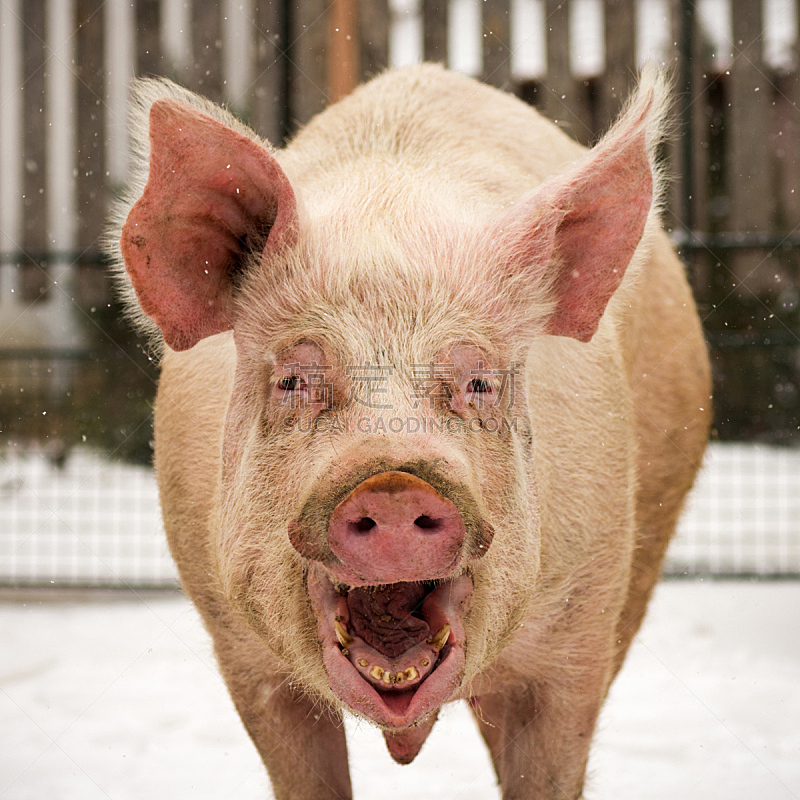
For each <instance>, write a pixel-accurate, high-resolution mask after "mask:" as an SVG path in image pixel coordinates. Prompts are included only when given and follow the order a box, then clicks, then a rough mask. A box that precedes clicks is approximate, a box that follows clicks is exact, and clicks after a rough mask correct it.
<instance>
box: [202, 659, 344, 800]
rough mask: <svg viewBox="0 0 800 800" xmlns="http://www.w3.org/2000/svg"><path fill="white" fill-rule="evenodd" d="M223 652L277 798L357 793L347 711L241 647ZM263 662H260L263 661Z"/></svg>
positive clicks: (317, 799)
mask: <svg viewBox="0 0 800 800" xmlns="http://www.w3.org/2000/svg"><path fill="white" fill-rule="evenodd" d="M217 657H218V659H219V663H220V667H221V668H222V671H223V674H224V676H225V680H226V682H227V684H228V689H229V690H230V693H231V696H232V697H233V701H234V703H235V704H236V709H237V711H238V712H239V716H240V717H241V718H242V722H243V723H244V725H245V727H246V728H247V732H248V733H249V734H250V737H251V738H252V740H253V742H254V743H255V746H256V749H257V750H258V752H259V755H260V756H261V758H262V760H263V761H264V764H265V765H266V767H267V771H268V772H269V776H270V779H271V781H272V788H273V791H274V793H275V798H276V800H334V798H336V800H341V798H351V797H352V796H353V792H352V788H351V786H350V771H349V768H348V764H347V744H346V742H345V734H344V723H343V721H342V715H341V713H338V712H331V711H330V710H328V709H326V708H325V706H324V705H323V704H321V703H320V702H315V701H314V700H313V699H312V698H310V697H308V696H307V695H305V694H303V693H302V692H298V691H297V690H295V689H292V688H291V687H290V686H289V681H288V679H287V677H286V676H285V675H281V674H270V673H268V672H266V673H265V665H264V659H263V658H248V657H247V656H245V655H244V654H243V653H242V650H241V648H238V647H237V648H236V650H235V651H234V650H232V649H231V650H230V651H229V652H225V651H224V650H223V648H220V647H219V645H218V647H217ZM259 662H260V663H259Z"/></svg>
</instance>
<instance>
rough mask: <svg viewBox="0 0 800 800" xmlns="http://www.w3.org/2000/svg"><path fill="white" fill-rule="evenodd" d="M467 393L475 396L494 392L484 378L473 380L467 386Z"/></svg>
mask: <svg viewBox="0 0 800 800" xmlns="http://www.w3.org/2000/svg"><path fill="white" fill-rule="evenodd" d="M467 391H468V392H472V393H473V394H489V393H491V391H492V384H491V383H489V381H487V380H484V379H483V378H473V379H472V380H471V381H470V382H469V385H468V386H467Z"/></svg>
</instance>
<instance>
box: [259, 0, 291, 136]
mask: <svg viewBox="0 0 800 800" xmlns="http://www.w3.org/2000/svg"><path fill="white" fill-rule="evenodd" d="M255 28H256V50H255V58H256V64H255V82H254V84H253V87H252V95H253V110H252V117H251V122H252V124H253V126H254V127H255V129H256V131H258V133H260V134H261V135H262V136H266V138H267V139H269V141H270V142H272V144H274V145H275V146H276V147H277V146H278V145H280V144H281V142H282V141H283V139H284V138H285V137H286V135H287V133H288V128H289V119H288V105H289V98H288V95H287V89H288V86H287V81H288V74H287V61H286V57H285V55H284V53H285V50H286V47H287V46H288V42H287V41H286V40H287V38H288V37H287V26H286V20H284V19H283V18H282V15H281V8H280V4H278V3H258V4H257V5H256V9H255Z"/></svg>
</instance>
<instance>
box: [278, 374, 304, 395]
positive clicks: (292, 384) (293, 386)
mask: <svg viewBox="0 0 800 800" xmlns="http://www.w3.org/2000/svg"><path fill="white" fill-rule="evenodd" d="M305 385H306V384H305V381H304V380H303V379H302V378H301V377H300V376H299V375H287V376H286V377H284V378H281V379H280V380H279V381H278V388H279V389H280V390H281V391H284V392H297V391H299V390H300V389H304V388H305Z"/></svg>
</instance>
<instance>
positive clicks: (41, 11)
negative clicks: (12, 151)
mask: <svg viewBox="0 0 800 800" xmlns="http://www.w3.org/2000/svg"><path fill="white" fill-rule="evenodd" d="M45 5H46V4H45V2H44V0H26V2H24V3H22V4H21V6H22V70H23V74H22V79H23V84H22V86H23V90H22V91H23V101H22V102H23V117H22V123H23V136H22V164H23V178H22V191H23V203H22V206H23V209H22V210H23V220H22V247H23V249H24V250H25V252H26V253H29V254H31V255H33V256H34V257H37V256H38V255H40V254H42V253H44V252H45V251H46V250H47V248H48V244H49V242H48V235H47V234H48V227H47V200H46V196H45V192H46V188H47V187H46V178H47V159H46V153H47V96H46V79H45V78H46V70H47V62H48V59H49V54H48V51H47V45H46V41H47V37H46V25H47V23H46V20H45V14H46V8H45ZM48 284H49V279H48V276H47V273H46V271H45V268H44V265H43V264H31V263H27V264H24V265H23V266H22V269H21V273H20V293H21V296H22V299H23V300H35V299H37V298H38V297H40V296H42V295H43V294H44V293H45V291H46V289H47V286H48Z"/></svg>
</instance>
